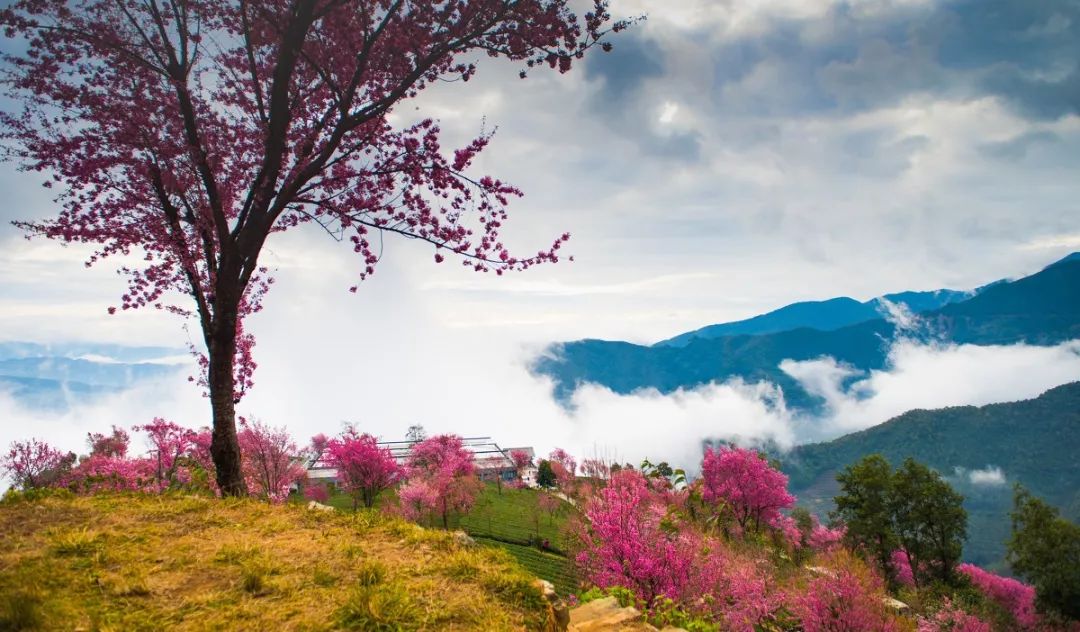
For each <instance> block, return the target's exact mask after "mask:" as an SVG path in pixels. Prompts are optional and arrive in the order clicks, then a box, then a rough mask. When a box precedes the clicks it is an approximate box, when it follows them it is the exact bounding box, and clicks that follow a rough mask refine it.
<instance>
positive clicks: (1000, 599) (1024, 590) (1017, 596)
mask: <svg viewBox="0 0 1080 632" xmlns="http://www.w3.org/2000/svg"><path fill="white" fill-rule="evenodd" d="M956 570H958V571H960V572H961V573H963V574H964V575H967V576H968V578H969V579H971V583H972V584H974V585H975V586H976V587H977V588H978V589H979V590H981V591H982V592H983V594H985V595H986V596H987V597H989V598H990V599H992V600H993V601H995V602H997V603H998V604H999V605H1001V607H1003V608H1005V610H1007V611H1009V613H1010V614H1012V616H1013V618H1014V619H1015V620H1016V623H1017V625H1018V626H1019V627H1020V628H1022V629H1024V630H1032V629H1034V628H1035V627H1036V626H1037V625H1038V623H1039V615H1038V614H1037V613H1036V612H1035V587H1034V586H1029V585H1028V584H1025V583H1023V582H1021V581H1018V580H1015V579H1012V578H1010V577H1002V576H1000V575H996V574H994V573H991V572H989V571H986V570H983V569H981V568H979V567H978V566H975V565H974V564H961V565H960V566H958V567H957V569H956Z"/></svg>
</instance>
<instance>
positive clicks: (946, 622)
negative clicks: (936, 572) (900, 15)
mask: <svg viewBox="0 0 1080 632" xmlns="http://www.w3.org/2000/svg"><path fill="white" fill-rule="evenodd" d="M992 630H993V628H992V627H991V626H990V624H989V623H987V622H985V621H983V620H982V619H980V618H978V617H976V616H975V615H973V614H968V613H967V612H964V611H963V610H961V609H960V608H958V607H956V606H955V605H953V603H952V602H951V601H949V600H948V599H946V600H945V602H944V603H943V604H942V606H941V609H939V610H938V611H937V612H936V613H934V614H933V615H932V616H930V617H919V621H918V632H992Z"/></svg>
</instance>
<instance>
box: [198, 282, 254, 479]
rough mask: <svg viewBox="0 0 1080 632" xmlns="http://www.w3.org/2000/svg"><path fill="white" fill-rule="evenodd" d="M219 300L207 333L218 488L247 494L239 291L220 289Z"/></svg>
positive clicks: (212, 448)
mask: <svg viewBox="0 0 1080 632" xmlns="http://www.w3.org/2000/svg"><path fill="white" fill-rule="evenodd" d="M221 289H222V288H219V293H218V295H217V297H216V300H215V301H214V302H215V310H214V312H215V318H214V321H215V322H214V325H213V328H212V331H210V332H209V335H208V336H207V338H208V339H207V341H206V342H207V345H206V347H207V354H208V356H209V362H210V366H209V367H208V370H207V379H208V381H209V388H210V407H211V409H212V411H213V420H214V426H213V434H212V435H211V440H210V456H211V457H212V458H213V460H214V470H215V473H216V477H217V484H218V488H219V489H221V494H222V495H223V496H245V495H247V486H246V485H245V484H244V476H243V474H242V473H241V470H240V442H239V441H238V440H237V436H236V401H235V397H236V388H235V387H236V382H235V380H236V378H235V373H234V372H233V364H234V363H235V361H236V323H237V318H238V312H239V309H240V305H239V294H238V293H234V292H228V291H220V290H221Z"/></svg>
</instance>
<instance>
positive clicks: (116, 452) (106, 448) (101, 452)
mask: <svg viewBox="0 0 1080 632" xmlns="http://www.w3.org/2000/svg"><path fill="white" fill-rule="evenodd" d="M86 442H87V443H88V444H89V445H90V454H91V455H94V456H107V457H114V458H123V457H125V456H127V451H128V445H129V444H130V443H131V436H130V435H129V434H128V433H127V431H126V430H124V429H123V428H117V427H116V426H113V427H112V434H107V435H106V434H101V433H100V432H89V433H87V435H86Z"/></svg>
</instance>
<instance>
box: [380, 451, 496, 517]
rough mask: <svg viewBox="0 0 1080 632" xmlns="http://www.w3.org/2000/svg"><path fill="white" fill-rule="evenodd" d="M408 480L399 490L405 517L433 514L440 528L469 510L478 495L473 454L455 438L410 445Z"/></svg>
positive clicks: (478, 486)
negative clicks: (440, 525)
mask: <svg viewBox="0 0 1080 632" xmlns="http://www.w3.org/2000/svg"><path fill="white" fill-rule="evenodd" d="M406 476H407V478H408V480H407V481H406V482H405V484H404V485H402V486H401V488H400V489H399V491H398V498H399V500H400V501H401V509H402V512H403V513H404V514H405V516H406V517H408V518H410V519H412V520H421V519H423V518H424V517H425V516H428V515H435V516H437V517H438V518H439V519H440V520H441V522H442V526H443V528H449V527H450V518H451V517H452V516H454V515H457V514H460V513H464V512H467V511H469V509H471V508H472V506H473V502H474V501H475V500H476V495H477V494H478V493H479V492H480V481H479V479H477V478H476V475H475V467H474V465H473V453H472V452H471V451H470V450H469V449H468V448H466V447H465V444H464V442H463V441H462V439H461V437H459V436H457V435H436V436H433V437H429V438H427V439H424V440H423V441H421V442H419V443H417V444H415V445H413V446H412V449H411V450H410V452H409V460H408V462H407V464H406Z"/></svg>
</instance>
